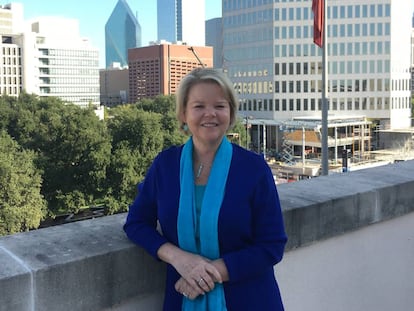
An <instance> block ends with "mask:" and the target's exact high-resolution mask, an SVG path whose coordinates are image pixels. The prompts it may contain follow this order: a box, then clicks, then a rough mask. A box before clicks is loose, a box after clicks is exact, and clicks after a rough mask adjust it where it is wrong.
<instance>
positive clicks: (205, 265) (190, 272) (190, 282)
mask: <svg viewBox="0 0 414 311" xmlns="http://www.w3.org/2000/svg"><path fill="white" fill-rule="evenodd" d="M174 268H175V269H176V270H177V272H178V273H179V274H180V275H181V278H180V279H179V280H178V281H177V282H176V283H175V290H176V291H178V292H179V293H181V294H182V295H184V296H185V297H188V298H189V299H195V298H197V297H198V296H199V295H204V294H205V293H207V292H209V291H211V290H213V289H214V286H215V285H214V284H215V283H216V282H218V283H222V282H223V280H222V277H221V275H220V273H219V271H218V270H217V268H216V267H215V266H214V265H213V264H212V263H211V261H210V260H209V259H207V258H204V257H202V256H199V255H195V254H191V253H184V254H182V255H181V256H180V258H179V259H178V260H177V264H176V265H174Z"/></svg>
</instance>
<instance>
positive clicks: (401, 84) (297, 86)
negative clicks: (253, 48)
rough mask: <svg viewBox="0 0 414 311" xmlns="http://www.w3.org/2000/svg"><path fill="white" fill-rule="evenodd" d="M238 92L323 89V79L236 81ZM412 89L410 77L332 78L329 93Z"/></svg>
mask: <svg viewBox="0 0 414 311" xmlns="http://www.w3.org/2000/svg"><path fill="white" fill-rule="evenodd" d="M233 86H234V89H235V91H236V92H237V93H238V94H243V95H249V94H273V93H275V94H279V93H282V94H298V93H314V92H321V91H322V81H321V80H310V81H308V80H303V81H302V80H298V81H275V82H274V87H273V82H272V81H256V82H236V83H234V84H233ZM391 90H392V91H407V90H410V80H409V79H405V80H403V79H395V80H392V82H390V79H338V80H337V79H332V78H331V79H330V80H329V82H328V92H329V93H345V92H348V93H355V92H389V91H391Z"/></svg>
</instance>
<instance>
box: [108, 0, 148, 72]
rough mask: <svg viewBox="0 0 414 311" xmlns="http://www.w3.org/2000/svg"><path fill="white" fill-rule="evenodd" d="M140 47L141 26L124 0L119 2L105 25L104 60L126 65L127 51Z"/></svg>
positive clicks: (109, 62) (109, 63)
mask: <svg viewBox="0 0 414 311" xmlns="http://www.w3.org/2000/svg"><path fill="white" fill-rule="evenodd" d="M136 47H141V26H140V24H139V23H138V20H137V18H136V17H135V15H134V14H133V13H132V11H131V8H130V7H129V5H128V3H127V2H126V1H125V0H119V1H118V3H117V4H116V6H115V8H114V10H113V11H112V14H111V16H110V17H109V19H108V21H107V22H106V25H105V58H106V67H107V68H108V67H109V66H110V65H111V64H112V63H113V62H119V63H120V64H121V66H127V65H128V49H130V48H136Z"/></svg>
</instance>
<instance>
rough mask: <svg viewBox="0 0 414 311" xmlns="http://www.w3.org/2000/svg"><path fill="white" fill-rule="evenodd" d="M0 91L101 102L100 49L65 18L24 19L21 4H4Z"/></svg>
mask: <svg viewBox="0 0 414 311" xmlns="http://www.w3.org/2000/svg"><path fill="white" fill-rule="evenodd" d="M0 37H1V39H2V41H1V43H0V61H1V63H0V94H1V95H9V96H19V94H20V93H21V92H22V91H26V92H27V93H29V94H31V93H33V94H36V95H39V96H41V97H50V96H54V97H58V98H60V99H62V100H63V101H65V102H70V103H74V104H77V105H81V106H87V105H89V104H93V105H98V104H99V69H98V66H99V52H98V49H97V48H94V47H93V46H92V45H91V44H90V43H89V41H88V40H87V39H85V38H82V37H81V36H80V33H79V23H78V21H77V20H74V19H65V18H62V17H41V18H35V19H33V20H31V21H30V22H25V21H24V18H23V5H22V4H19V3H11V4H7V5H3V6H0Z"/></svg>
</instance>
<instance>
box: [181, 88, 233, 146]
mask: <svg viewBox="0 0 414 311" xmlns="http://www.w3.org/2000/svg"><path fill="white" fill-rule="evenodd" d="M182 121H183V122H185V123H186V124H187V126H188V128H189V130H190V132H191V134H192V135H193V141H194V144H198V143H200V144H203V145H208V146H215V147H217V146H218V145H219V144H220V142H221V140H222V138H223V137H224V135H226V132H227V130H228V128H229V126H230V105H229V102H228V100H227V99H226V97H225V95H224V92H223V90H222V89H221V87H220V86H219V85H218V84H217V83H215V82H200V83H197V84H195V85H193V86H192V87H191V89H190V90H189V92H188V100H187V103H186V107H185V110H184V113H183V115H182Z"/></svg>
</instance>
